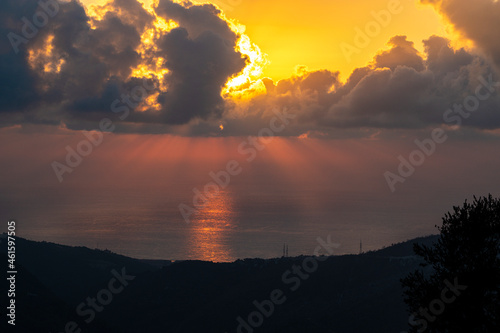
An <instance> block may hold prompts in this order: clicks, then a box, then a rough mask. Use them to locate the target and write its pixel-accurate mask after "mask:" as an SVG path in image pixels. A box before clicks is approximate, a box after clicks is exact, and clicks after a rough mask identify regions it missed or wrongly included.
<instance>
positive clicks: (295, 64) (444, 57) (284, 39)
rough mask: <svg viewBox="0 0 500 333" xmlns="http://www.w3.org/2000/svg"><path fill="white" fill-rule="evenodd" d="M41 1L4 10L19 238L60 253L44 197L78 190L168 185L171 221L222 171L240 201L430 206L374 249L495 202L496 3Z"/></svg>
mask: <svg viewBox="0 0 500 333" xmlns="http://www.w3.org/2000/svg"><path fill="white" fill-rule="evenodd" d="M44 1H45V2H44V3H46V5H45V6H40V7H39V6H38V4H37V2H35V1H16V0H7V1H2V2H1V4H0V22H1V23H0V32H1V35H2V36H4V37H3V38H2V39H1V41H0V60H1V62H0V73H1V79H0V80H1V81H0V82H1V83H0V84H1V88H2V89H0V138H1V142H2V145H1V147H0V160H1V163H2V175H0V184H1V185H2V189H1V190H0V197H1V198H2V199H3V200H5V202H6V203H7V206H8V207H9V208H8V209H7V210H6V211H5V212H3V213H2V215H1V218H2V219H8V218H18V217H19V216H22V217H24V219H25V220H30V221H29V222H28V221H27V222H26V225H27V227H26V235H29V236H31V237H38V238H41V239H54V240H58V241H64V240H67V241H66V243H71V242H72V241H69V240H68V239H70V238H71V237H70V235H68V234H67V233H66V232H64V231H62V230H63V229H64V223H63V222H60V223H59V224H58V223H56V224H54V225H52V226H51V223H55V222H51V221H50V219H51V216H53V215H54V214H55V212H56V211H59V212H60V211H61V209H62V206H60V202H59V201H58V200H59V199H56V198H61V197H66V198H69V197H72V198H74V200H76V201H78V199H77V197H78V195H76V194H75V193H80V192H82V193H83V192H85V191H86V190H89V189H90V190H95V191H97V189H102V188H108V189H109V188H114V189H117V191H118V189H120V190H123V191H130V192H134V193H135V192H140V191H143V190H144V191H147V189H148V186H150V188H155V189H157V190H158V191H160V189H163V190H161V191H166V192H163V193H164V195H165V196H166V197H168V198H170V199H169V201H168V202H169V203H168V204H166V203H162V205H164V204H165V205H168V206H169V207H170V208H171V209H172V210H173V211H177V210H178V209H177V208H178V204H179V203H181V202H185V200H188V201H189V200H190V194H191V195H192V192H191V189H192V188H194V187H203V185H204V184H205V183H207V181H209V180H210V178H209V176H208V175H209V173H210V172H216V171H217V170H223V169H224V168H225V167H226V164H227V162H228V161H231V160H236V161H238V162H239V163H240V164H239V165H240V166H241V167H242V169H243V171H242V176H241V177H239V178H238V179H239V180H237V181H235V182H236V183H237V185H235V187H234V188H233V190H236V189H238V192H239V193H241V194H243V193H246V192H245V191H246V189H248V188H249V186H254V187H253V188H254V190H255V193H262V192H265V191H266V190H269V189H268V187H267V186H270V185H269V184H275V187H273V190H270V191H271V192H272V191H274V190H275V189H276V188H281V189H284V188H286V189H291V190H290V191H291V192H293V191H303V190H304V189H307V190H308V191H309V190H311V191H312V192H314V191H315V190H317V192H314V193H316V194H315V195H317V197H319V196H324V195H323V194H321V193H323V191H324V190H326V188H328V189H332V188H335V189H336V190H338V191H340V192H342V191H347V192H349V191H354V192H358V193H361V192H362V193H370V195H369V196H370V197H372V198H379V199H380V198H384V200H382V199H380V200H382V201H383V205H384V207H385V209H386V210H384V212H385V213H383V214H386V213H387V214H389V213H388V212H389V211H390V209H392V208H391V207H392V206H391V204H390V202H391V200H396V201H397V200H400V199H399V198H405V200H406V199H408V200H413V199H414V198H422V197H424V196H426V195H431V194H432V197H433V198H435V201H432V207H433V208H432V216H433V217H434V218H435V220H432V218H431V215H429V216H426V217H425V218H424V217H420V218H422V219H428V220H425V221H422V223H421V224H418V221H416V220H412V221H411V222H410V221H408V223H409V224H411V228H410V227H408V228H410V229H405V226H403V227H401V228H399V231H401V230H411V231H408V232H402V231H401V232H400V233H397V234H393V235H385V236H383V237H382V236H381V238H380V240H379V241H374V242H373V247H376V246H378V245H380V244H381V243H383V242H391V241H399V240H404V238H408V237H414V236H418V235H422V234H428V233H430V232H432V230H433V229H432V228H433V226H434V224H436V223H437V222H436V221H438V220H439V217H440V216H439V212H444V211H446V210H447V209H449V208H450V207H451V205H452V204H458V203H459V202H460V201H462V199H465V198H466V197H470V196H472V195H473V194H478V195H483V194H487V193H489V192H491V193H496V192H498V185H499V183H498V182H499V180H500V179H499V178H498V176H497V172H496V171H495V170H498V166H499V162H500V161H499V157H498V143H499V141H498V140H499V139H500V112H499V110H500V94H498V92H497V90H498V89H500V83H497V81H499V80H500V71H499V69H500V43H499V42H498V41H499V40H500V21H499V20H498V18H499V17H500V2H497V1H493V0H476V1H474V2H471V1H468V0H421V1H414V0H401V1H395V0H370V1H368V0H360V1H348V0H335V1H327V0H312V1H291V0H287V1H284V0H276V1H264V0H221V1H206V2H189V1H169V0H160V1H147V0H144V1H140V0H114V1H109V2H108V1H104V0H82V1H60V2H59V3H58V4H57V5H55V2H54V1H51V0H44ZM43 7H45V9H44V8H43ZM40 11H42V12H43V13H45V14H43V16H40V15H38V16H36V15H35V16H34V14H35V13H36V12H40ZM44 18H45V19H46V20H45V21H44ZM26 22H27V23H26ZM33 22H34V23H33ZM37 22H38V23H37ZM40 22H41V23H40ZM35 23H37V24H35ZM88 131H93V132H88ZM102 132H105V133H104V134H103V133H102ZM249 136H254V137H255V136H261V137H263V138H257V139H255V140H258V141H257V143H252V142H251V141H248V140H251V139H249ZM415 140H418V142H419V143H420V144H419V143H416V142H415ZM82 141H86V142H90V143H83V144H81V142H82ZM429 142H431V143H429ZM426 144H427V146H426ZM429 144H430V145H431V146H429ZM68 147H69V148H68ZM89 147H90V148H89ZM422 147H424V148H422ZM429 147H430V148H429ZM260 148H262V149H260ZM68 149H69V150H68ZM85 149H87V151H88V150H89V149H90V150H91V152H89V153H88V154H86V153H85V154H81V153H80V155H85V156H80V157H81V159H79V158H76V160H75V159H73V160H71V158H69V157H68V152H70V151H80V152H81V151H85ZM426 149H427V151H426ZM415 150H418V151H419V152H418V153H414V151H415ZM253 155H255V156H254V157H255V159H256V162H253V160H254V159H253V158H252V156H253ZM68 158H69V160H68ZM73 158H74V157H73ZM422 158H423V160H422ZM402 159H404V160H405V161H410V162H409V163H410V164H411V165H413V167H412V166H411V165H410V166H409V168H410V169H411V168H414V171H411V170H410V171H408V170H406V171H408V173H409V175H404V173H405V172H404V170H403V169H404V168H405V167H404V166H403V167H402V166H401V163H403V164H404V163H406V162H402ZM417 160H418V161H417ZM71 161H72V162H71ZM71 164H73V165H71ZM401 170H403V172H402V171H401ZM326 179H328V180H326ZM249 184H252V185H249ZM161 191H160V192H161ZM285 192H286V191H285ZM69 193H71V195H70V196H66V195H69ZM127 193H128V192H127ZM178 193H183V194H182V198H183V199H182V200H184V201H182V200H181V199H173V197H174V196H175V195H177V194H178ZM186 193H188V194H186ZM287 193H288V192H287ZM73 196H74V197H73ZM312 197H314V195H313V196H312ZM47 198H52V199H47ZM185 198H187V199H185ZM396 198H397V199H396ZM410 198H413V199H410ZM323 199H324V198H323ZM47 200H48V201H47ZM68 200H69V199H68ZM131 200H132V199H131ZM304 200H305V199H304ZM307 200H309V199H307ZM429 200H430V199H429ZM24 201H25V203H24V204H23V203H22V202H24ZM40 202H45V203H44V204H40ZM224 202H226V201H224ZM319 202H323V201H321V200H319V199H318V201H317V202H316V203H315V200H312V201H307V203H305V202H302V203H303V204H304V206H303V207H305V208H304V209H305V210H306V209H310V210H311V211H313V210H314V209H316V208H317V207H319V206H320V205H323V204H320V203H319ZM398 202H399V201H398ZM316 204H317V206H315V205H316ZM381 204H382V203H381ZM324 205H325V207H326V206H328V203H324ZM405 205H406V204H405ZM97 206H98V203H96V202H92V201H90V202H89V203H88V204H87V207H88V209H89V211H92V210H95V211H98V210H99V209H101V208H102V207H100V206H99V207H97ZM65 207H66V206H65ZM314 207H316V208H314ZM322 207H323V206H322ZM405 207H406V208H405V209H408V211H419V210H420V208H419V203H418V202H415V201H413V205H410V204H408V206H405ZM170 208H169V209H170ZM65 209H66V208H65ZM279 209H281V208H279V207H277V208H276V210H279ZM356 209H357V208H353V211H355V210H356ZM68 214H70V213H68ZM75 214H76V213H75ZM137 214H139V213H137ZM346 214H347V213H346ZM367 214H368V215H366V217H368V216H370V215H369V214H371V213H370V212H368V211H367ZM383 214H382V213H380V215H379V216H378V218H379V219H380V220H383V219H385V218H386V217H385V215H384V216H383ZM429 214H431V213H429ZM68 216H70V215H64V216H60V217H59V218H60V221H63V220H66V219H67V218H68ZM388 216H389V215H388ZM330 217H331V216H330ZM330 217H329V218H330ZM400 217H401V216H400V215H398V216H391V217H388V219H389V220H391V221H395V220H397V219H399V218H400ZM37 219H38V222H37V221H35V220H37ZM267 222H268V223H271V224H272V221H267ZM37 223H38V224H37ZM28 225H29V227H28ZM415 225H417V227H415ZM115 227H116V226H115ZM109 228H110V229H107V230H108V231H109V230H114V229H113V228H112V227H109ZM116 228H117V227H116ZM207 228H208V227H207ZM42 230H43V232H42ZM82 230H83V229H82ZM399 231H398V232H399ZM367 233H368V231H367ZM42 235H43V237H42ZM65 237H66V238H65ZM68 237H69V238H68ZM89 237H90V236H89ZM311 237H313V236H311ZM89 239H91V237H90V238H89ZM75 242H76V243H78V242H77V241H74V242H73V243H75ZM158 256H160V254H158ZM207 258H209V259H210V258H215V257H207ZM228 258H229V257H228ZM231 258H232V257H231Z"/></svg>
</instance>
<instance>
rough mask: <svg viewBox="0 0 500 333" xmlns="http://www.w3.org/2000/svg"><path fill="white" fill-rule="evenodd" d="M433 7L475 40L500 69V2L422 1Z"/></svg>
mask: <svg viewBox="0 0 500 333" xmlns="http://www.w3.org/2000/svg"><path fill="white" fill-rule="evenodd" d="M420 2H421V3H425V4H431V5H432V6H434V8H436V10H437V11H439V12H440V13H441V14H442V15H443V16H444V17H445V18H446V19H447V20H448V21H449V22H450V23H451V24H452V25H453V27H454V28H455V29H456V30H457V31H458V32H460V33H461V34H463V35H464V36H465V37H466V38H468V39H470V40H472V41H474V43H475V44H476V45H477V46H478V47H479V48H481V49H482V50H483V51H484V52H485V53H486V54H487V55H488V56H490V57H491V59H493V61H494V62H495V64H496V66H497V68H500V43H499V42H498V41H499V39H500V20H499V17H500V2H498V1H493V0H474V1H470V0H439V1H438V0H420Z"/></svg>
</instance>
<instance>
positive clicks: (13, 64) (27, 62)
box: [0, 0, 246, 128]
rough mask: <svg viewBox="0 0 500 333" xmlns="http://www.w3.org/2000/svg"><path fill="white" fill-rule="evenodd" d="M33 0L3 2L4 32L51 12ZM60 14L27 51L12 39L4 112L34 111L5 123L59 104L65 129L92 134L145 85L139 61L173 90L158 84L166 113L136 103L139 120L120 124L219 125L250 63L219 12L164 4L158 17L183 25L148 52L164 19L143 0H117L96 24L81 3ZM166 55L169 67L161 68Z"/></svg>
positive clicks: (5, 50) (5, 48)
mask: <svg viewBox="0 0 500 333" xmlns="http://www.w3.org/2000/svg"><path fill="white" fill-rule="evenodd" d="M47 1H48V2H52V1H54V3H56V2H55V0H47ZM33 3H34V2H33V1H11V0H9V1H6V2H2V4H1V6H2V14H1V15H2V23H1V24H2V25H1V29H2V32H3V33H4V35H7V34H8V33H9V32H15V33H17V34H18V35H21V36H22V33H23V30H22V29H23V22H22V21H21V17H23V16H26V17H32V16H33V13H35V12H37V11H40V10H41V9H40V7H37V6H36V5H33ZM53 7H54V8H55V7H57V8H56V9H57V10H54V12H56V14H55V15H53V16H51V17H50V18H49V19H48V22H47V24H45V25H44V26H43V27H41V28H40V29H39V31H38V32H37V34H36V36H34V37H33V38H32V39H30V40H28V41H27V43H22V44H20V45H19V51H18V52H17V54H16V52H15V50H14V49H13V48H12V47H11V46H10V45H9V44H7V43H8V40H7V43H6V42H5V40H3V41H2V45H1V50H2V54H1V56H2V62H1V66H0V70H1V72H0V73H1V77H2V86H5V87H6V89H2V92H0V99H1V102H2V103H1V106H0V111H1V112H4V113H5V112H6V111H10V112H17V113H25V115H23V116H16V117H13V116H3V117H2V121H3V122H4V124H10V123H11V122H12V121H14V120H15V121H19V119H24V121H34V120H36V119H37V117H40V113H41V110H45V113H44V114H45V117H46V116H48V115H49V112H47V111H46V109H47V108H54V107H55V106H57V107H56V108H58V110H56V111H54V110H52V111H51V112H50V115H51V116H53V117H57V118H58V119H57V121H58V122H63V123H65V124H70V126H73V127H75V128H79V127H80V126H79V125H78V123H80V124H81V127H87V126H88V124H89V122H92V121H94V120H96V119H97V120H98V119H99V118H102V117H103V116H109V115H111V114H112V108H111V105H112V103H113V102H114V101H115V100H116V99H122V100H125V98H127V97H124V96H128V95H130V93H131V91H132V90H133V89H134V88H135V87H137V85H139V86H142V81H141V80H140V78H138V77H134V76H133V75H132V70H133V69H134V68H136V67H137V66H138V65H139V64H146V65H151V64H154V66H156V67H155V68H154V69H155V70H158V71H159V70H161V69H168V73H167V74H166V75H165V86H166V89H165V87H164V90H163V91H160V88H159V84H158V81H157V80H156V88H155V89H154V90H153V91H148V93H149V94H154V93H157V94H158V98H157V102H158V103H160V104H161V110H159V111H157V110H141V111H140V112H139V111H137V110H134V108H133V107H132V106H130V108H131V110H130V111H129V117H126V118H123V119H121V120H120V121H125V122H145V123H150V122H151V123H163V124H185V123H188V122H190V121H191V120H192V119H195V118H199V119H210V118H219V117H220V116H221V115H222V113H223V110H224V99H223V98H222V97H221V90H222V88H223V86H224V84H225V82H226V81H227V80H228V79H229V78H230V77H231V76H233V75H235V74H237V73H238V72H240V71H241V70H242V69H243V68H244V67H245V65H246V59H245V58H244V57H243V56H242V55H241V54H240V53H239V52H237V51H235V46H236V42H237V39H238V36H237V34H236V33H234V32H233V31H232V30H231V29H230V27H229V25H228V23H227V22H226V21H224V20H223V19H222V18H221V17H220V16H219V15H220V12H219V10H218V9H217V8H216V7H214V6H211V5H194V4H192V3H189V2H185V3H184V4H183V5H180V4H177V3H174V2H172V1H161V2H160V3H159V5H158V8H156V10H157V11H158V14H159V15H161V16H162V17H164V18H165V19H166V20H167V21H169V20H173V21H175V22H177V24H178V25H179V27H178V28H175V29H173V30H171V31H169V32H166V33H165V32H163V33H162V32H161V31H159V30H156V33H155V34H154V35H153V36H152V38H154V40H153V41H152V42H153V44H154V45H156V46H155V47H151V45H149V46H148V48H147V49H144V48H141V42H142V41H141V35H142V34H143V33H144V31H145V29H148V28H152V27H153V21H154V17H153V16H152V15H151V14H150V13H148V12H147V11H146V10H145V9H144V8H143V7H142V5H141V4H140V3H138V2H137V1H136V0H114V1H113V2H112V3H109V4H107V5H105V6H102V7H100V8H99V11H102V12H103V13H105V14H104V16H103V17H102V19H100V20H92V19H91V18H89V17H88V16H87V14H86V12H85V9H84V8H83V7H82V5H81V4H80V3H79V2H77V1H69V2H57V3H56V5H54V6H53ZM54 8H53V9H54ZM91 25H92V26H91ZM49 49H50V52H49ZM160 57H161V58H163V59H165V61H163V63H160V64H159V65H157V60H158V59H159V58H160ZM158 66H159V67H158ZM47 68H49V69H50V70H47ZM56 68H57V70H55V69H56ZM144 75H146V77H149V76H148V74H144ZM142 97H147V96H142ZM142 100H143V98H141V100H140V101H142ZM132 104H137V103H132ZM130 105H131V104H130ZM134 106H135V105H134ZM14 118H15V119H14ZM53 120H55V119H53Z"/></svg>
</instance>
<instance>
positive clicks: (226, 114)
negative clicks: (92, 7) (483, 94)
mask: <svg viewBox="0 0 500 333" xmlns="http://www.w3.org/2000/svg"><path fill="white" fill-rule="evenodd" d="M46 1H51V0H46ZM427 2H430V1H427ZM34 3H35V2H34V1H15V0H6V1H2V2H1V4H0V9H1V11H0V18H1V22H0V31H1V33H2V34H3V35H4V36H8V34H9V33H15V34H17V35H19V36H22V35H23V29H25V27H24V24H25V22H23V21H22V20H21V19H22V18H23V17H27V18H28V19H29V20H31V19H32V17H33V15H34V13H36V12H37V11H40V10H41V9H40V7H38V6H37V5H36V3H35V4H34ZM458 3H460V4H462V1H458V0H457V1H453V0H449V1H446V0H444V1H439V2H437V1H436V2H433V4H434V6H436V7H437V8H438V9H439V10H440V11H441V12H443V13H444V14H445V15H447V16H449V19H450V21H451V22H452V23H453V24H454V25H455V26H456V28H457V29H458V30H460V31H462V32H463V33H464V34H465V35H466V36H468V37H469V38H471V39H472V40H474V41H475V42H476V44H477V45H478V46H479V47H480V48H481V50H482V53H481V52H476V50H465V49H455V48H452V47H451V46H450V43H449V41H448V40H447V39H444V38H442V37H438V36H431V37H430V38H429V39H427V40H425V41H424V47H425V48H424V52H423V53H419V52H418V51H417V50H416V49H415V46H414V44H413V42H412V41H409V40H407V38H406V36H395V37H393V38H391V39H390V40H389V42H388V49H387V50H384V51H381V52H379V53H378V54H376V55H375V56H374V58H373V61H372V62H370V64H369V65H367V66H366V67H362V68H357V69H355V70H354V71H353V72H352V73H351V75H350V76H349V77H348V78H347V80H346V81H345V82H341V81H340V79H339V73H338V72H332V71H328V70H318V71H308V70H307V69H306V68H304V67H300V68H298V70H297V73H296V74H295V75H293V76H292V77H290V78H288V79H285V80H281V81H278V82H273V81H272V80H271V79H267V78H266V79H263V80H262V81H261V89H262V91H264V93H262V94H256V95H254V96H253V97H252V98H250V99H241V100H240V99H238V98H224V97H223V96H221V92H222V90H223V87H224V85H225V83H226V82H227V81H228V79H229V78H231V77H232V76H234V75H236V74H238V73H239V72H241V70H242V69H243V68H244V67H245V66H246V64H247V62H248V60H247V59H245V57H244V56H243V55H242V54H241V53H239V52H238V51H236V49H235V46H236V44H237V42H238V38H239V36H238V35H237V33H235V32H234V31H233V30H232V29H231V26H230V23H228V22H227V21H226V20H225V19H223V17H222V15H221V12H220V10H219V9H218V8H217V7H215V6H213V5H210V4H204V5H195V4H193V3H191V2H189V1H185V2H183V3H177V2H173V1H169V0H161V1H160V2H159V3H158V5H157V7H156V8H155V11H156V14H157V15H158V16H160V17H162V18H163V19H165V20H166V21H167V22H176V23H177V27H176V28H174V29H171V30H169V31H168V32H163V31H160V30H158V29H156V28H155V29H156V30H155V33H154V34H153V35H150V36H149V38H151V39H152V40H151V42H152V43H150V44H148V45H145V44H144V43H143V41H141V36H142V35H143V34H144V32H145V31H146V29H153V27H154V24H153V23H154V20H155V17H154V16H153V15H152V14H151V13H149V12H147V11H146V10H145V9H144V8H143V7H142V5H141V4H139V3H138V2H137V1H136V0H114V1H113V2H112V3H110V4H108V5H105V6H103V7H101V8H100V9H99V10H100V11H102V12H103V13H104V12H106V13H105V14H104V15H103V17H102V19H100V20H92V19H91V18H89V17H88V16H87V13H86V12H85V9H84V8H83V7H82V5H81V4H80V3H79V2H77V1H67V2H60V3H58V12H57V15H54V16H53V17H52V16H51V17H50V19H49V20H48V23H47V24H46V25H44V26H43V27H40V29H38V31H37V33H36V34H34V36H32V37H30V38H28V39H27V40H26V43H24V42H22V43H19V44H18V45H17V47H16V48H13V47H12V45H11V43H10V41H9V39H8V38H4V39H2V40H1V41H0V57H1V59H0V60H1V62H0V74H1V78H2V79H1V80H2V81H1V87H2V89H1V90H0V124H2V125H3V126H8V125H12V124H22V123H32V124H64V125H65V126H66V127H67V128H69V129H93V128H97V127H98V124H99V121H100V120H101V119H102V118H104V117H108V118H110V119H112V120H113V122H114V124H115V125H116V131H118V132H146V133H174V134H182V135H209V136H213V135H248V134H256V133H258V132H259V130H260V129H262V128H264V127H269V124H270V121H271V119H273V117H276V113H275V112H276V110H284V109H287V110H288V112H289V113H293V114H294V115H296V117H295V118H294V119H293V121H290V122H289V123H288V124H287V126H286V129H284V130H283V131H282V132H280V133H279V135H285V136H287V135H292V136H298V135H301V134H307V135H308V136H314V135H316V136H320V137H323V136H330V137H331V136H336V137H337V136H342V135H343V134H341V133H346V134H345V135H349V136H356V135H362V136H371V135H374V133H377V132H378V131H379V130H381V129H386V130H397V129H408V128H413V129H424V128H427V127H433V126H442V125H449V123H448V122H447V121H446V119H445V117H444V114H445V112H447V110H448V109H449V108H453V105H454V104H460V103H463V102H464V100H465V99H466V98H467V97H468V96H473V95H474V94H475V93H476V88H477V87H478V85H479V84H480V83H481V82H480V79H479V78H480V77H483V78H485V79H488V78H489V77H492V79H493V80H494V81H499V80H500V77H499V76H498V74H497V72H495V69H494V68H495V67H494V66H495V65H494V64H497V65H498V64H500V61H499V60H500V51H499V50H497V47H498V43H497V40H498V38H496V34H498V31H500V30H498V29H492V27H495V26H496V25H497V24H498V23H496V21H495V22H493V18H492V17H493V16H492V15H493V14H491V13H497V10H498V4H497V3H495V4H493V2H491V1H486V0H481V1H479V2H478V3H479V5H478V6H477V8H476V7H474V8H472V7H473V6H472V5H465V4H463V5H460V6H458V5H457V4H458ZM462 7H464V8H469V7H470V8H469V9H470V13H471V15H472V16H471V17H473V18H475V19H476V20H477V21H474V20H472V19H469V18H468V17H466V16H465V14H464V13H463V10H462ZM487 11H490V13H487ZM497 16H498V15H497ZM495 17H496V16H495ZM490 21H491V22H490ZM481 22H482V23H481ZM480 23H481V24H480ZM483 26H484V27H483ZM485 29H487V30H488V31H487V33H486V32H485V34H483V35H481V33H482V32H484V31H483V30H485ZM49 46H50V47H49ZM492 59H493V60H494V61H493V62H492V61H491V60H492ZM160 60H162V61H160ZM139 65H142V66H149V68H153V69H154V71H155V72H160V71H161V70H164V76H163V77H162V78H161V79H162V80H160V79H159V78H158V77H156V76H151V75H150V74H148V72H147V71H144V72H141V74H138V73H137V72H133V70H134V68H137V66H139ZM132 73H135V76H134V75H133V74H132ZM145 78H147V79H148V80H147V81H144V79H145ZM160 81H162V82H160ZM146 86H147V87H148V89H146V90H145V87H146ZM248 86H250V84H248ZM498 89H500V87H497V90H498ZM134 93H135V94H136V95H137V93H139V95H141V98H140V99H139V100H136V101H135V102H134V101H132V100H131V98H132V97H133V95H134ZM146 97H148V98H149V99H148V104H144V103H143V101H144V98H146ZM153 104H154V105H153ZM499 109H500V96H499V94H492V96H491V97H489V98H487V99H486V100H484V101H481V103H480V106H479V108H478V111H477V112H475V113H474V114H473V115H471V116H470V117H463V119H461V121H460V125H462V126H465V127H468V128H473V129H474V128H476V129H479V130H482V129H496V128H500V113H499V112H498V110H499ZM221 123H223V124H224V131H222V132H221V131H220V129H219V125H220V124H221ZM339 133H340V134H339Z"/></svg>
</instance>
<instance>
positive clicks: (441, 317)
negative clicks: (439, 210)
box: [401, 194, 500, 333]
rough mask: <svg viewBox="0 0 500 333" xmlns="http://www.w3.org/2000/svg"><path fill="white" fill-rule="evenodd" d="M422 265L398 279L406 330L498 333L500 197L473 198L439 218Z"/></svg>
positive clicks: (416, 247) (420, 249)
mask: <svg viewBox="0 0 500 333" xmlns="http://www.w3.org/2000/svg"><path fill="white" fill-rule="evenodd" d="M436 227H437V228H438V229H439V231H440V232H441V235H440V238H439V239H438V241H437V242H436V244H434V245H433V246H431V247H428V246H420V245H418V244H415V245H414V251H415V253H416V254H417V255H418V256H420V257H422V259H423V261H424V263H423V264H422V269H420V270H417V271H415V272H413V273H410V274H409V275H408V276H407V277H405V278H403V279H402V280H401V283H402V285H403V288H404V296H405V303H406V304H407V306H408V308H409V310H410V313H411V315H410V318H409V324H410V326H411V328H410V332H419V333H422V332H452V333H455V332H467V333H474V332H500V298H499V291H500V200H499V199H495V198H493V197H492V196H491V194H490V195H489V196H488V197H480V198H479V199H478V198H476V197H474V200H473V202H472V203H468V202H467V200H466V201H465V203H464V205H463V206H462V207H453V212H452V213H450V212H448V213H447V214H446V215H445V216H444V217H443V224H442V226H441V227H439V226H436Z"/></svg>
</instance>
